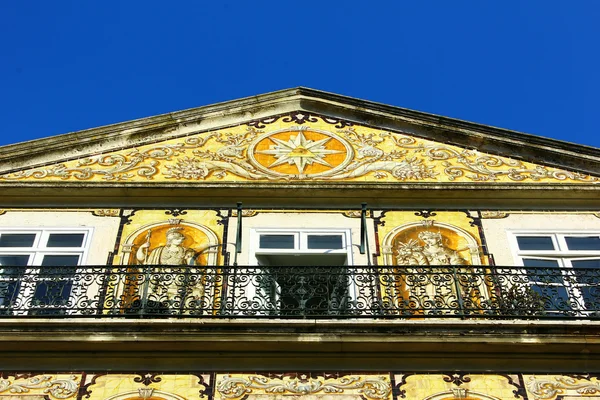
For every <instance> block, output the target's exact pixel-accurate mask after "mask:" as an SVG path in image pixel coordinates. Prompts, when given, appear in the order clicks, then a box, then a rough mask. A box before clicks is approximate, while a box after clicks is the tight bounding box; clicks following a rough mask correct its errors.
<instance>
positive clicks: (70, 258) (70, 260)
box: [42, 254, 79, 267]
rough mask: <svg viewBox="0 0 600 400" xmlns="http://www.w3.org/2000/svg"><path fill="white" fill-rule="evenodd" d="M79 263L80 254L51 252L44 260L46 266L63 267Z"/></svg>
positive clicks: (43, 264) (43, 263)
mask: <svg viewBox="0 0 600 400" xmlns="http://www.w3.org/2000/svg"><path fill="white" fill-rule="evenodd" d="M78 263H79V255H74V254H51V255H45V256H44V259H43V260H42V266H45V267H62V266H70V265H77V264H78Z"/></svg>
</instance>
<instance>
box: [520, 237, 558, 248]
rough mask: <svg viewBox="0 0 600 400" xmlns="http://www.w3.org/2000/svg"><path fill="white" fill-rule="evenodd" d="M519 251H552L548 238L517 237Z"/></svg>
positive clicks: (552, 246)
mask: <svg viewBox="0 0 600 400" xmlns="http://www.w3.org/2000/svg"><path fill="white" fill-rule="evenodd" d="M517 243H519V249H521V250H554V243H552V238H551V237H550V236H517Z"/></svg>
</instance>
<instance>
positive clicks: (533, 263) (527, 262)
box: [523, 258, 558, 268]
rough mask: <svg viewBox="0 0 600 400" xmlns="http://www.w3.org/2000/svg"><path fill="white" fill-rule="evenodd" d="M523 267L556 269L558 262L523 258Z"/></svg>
mask: <svg viewBox="0 0 600 400" xmlns="http://www.w3.org/2000/svg"><path fill="white" fill-rule="evenodd" d="M523 265H524V266H526V267H539V268H558V260H541V259H539V258H524V259H523Z"/></svg>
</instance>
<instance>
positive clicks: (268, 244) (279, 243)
mask: <svg viewBox="0 0 600 400" xmlns="http://www.w3.org/2000/svg"><path fill="white" fill-rule="evenodd" d="M260 248H261V249H293V248H294V235H260Z"/></svg>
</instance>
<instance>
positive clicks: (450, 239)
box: [382, 221, 481, 265]
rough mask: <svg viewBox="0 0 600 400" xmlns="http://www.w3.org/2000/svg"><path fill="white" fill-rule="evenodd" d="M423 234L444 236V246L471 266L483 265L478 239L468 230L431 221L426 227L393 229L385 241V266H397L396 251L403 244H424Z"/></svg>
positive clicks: (383, 244)
mask: <svg viewBox="0 0 600 400" xmlns="http://www.w3.org/2000/svg"><path fill="white" fill-rule="evenodd" d="M421 232H435V233H439V234H440V235H441V236H442V240H443V245H444V246H445V247H447V248H449V249H451V250H453V251H456V252H457V253H458V254H459V255H460V256H461V258H463V259H464V260H466V261H467V264H470V265H481V252H480V246H479V242H478V241H477V239H475V238H474V237H473V236H472V235H471V234H470V233H469V232H467V231H466V230H464V229H462V228H460V227H457V226H454V225H450V224H446V223H444V222H437V221H431V223H429V224H427V225H424V224H423V223H422V222H412V223H409V224H404V225H400V226H397V227H395V228H394V229H392V230H391V231H390V232H389V233H388V234H387V235H386V236H385V237H384V239H383V242H382V255H383V262H384V265H396V264H397V263H396V259H395V256H396V251H397V249H398V247H399V245H400V244H401V243H407V242H408V241H409V240H414V241H416V242H417V243H419V244H421V245H422V244H423V243H422V241H421V239H419V234H420V233H421Z"/></svg>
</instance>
